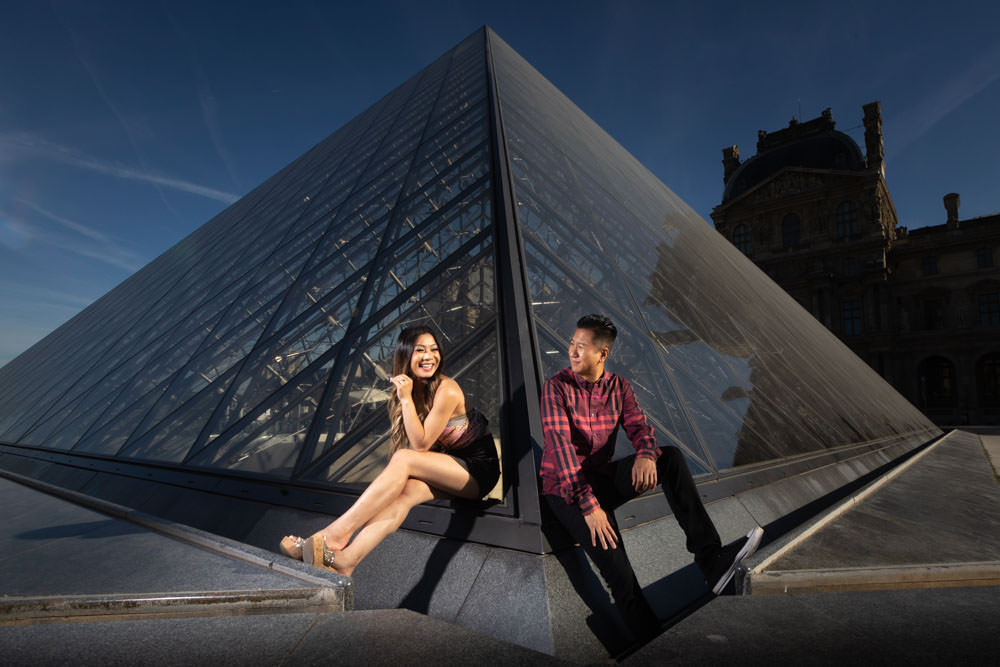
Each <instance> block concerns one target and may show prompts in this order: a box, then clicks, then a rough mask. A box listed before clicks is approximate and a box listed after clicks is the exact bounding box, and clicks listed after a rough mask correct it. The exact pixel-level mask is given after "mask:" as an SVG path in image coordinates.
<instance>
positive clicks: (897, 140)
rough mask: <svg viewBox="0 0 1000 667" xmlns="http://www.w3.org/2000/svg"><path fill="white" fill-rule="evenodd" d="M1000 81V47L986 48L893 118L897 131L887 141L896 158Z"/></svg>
mask: <svg viewBox="0 0 1000 667" xmlns="http://www.w3.org/2000/svg"><path fill="white" fill-rule="evenodd" d="M998 79H1000V45H994V46H993V47H992V48H989V49H985V50H983V51H982V52H981V55H980V57H979V59H978V60H977V61H975V62H974V63H972V65H971V66H969V67H968V68H966V69H965V70H964V71H962V72H959V73H958V74H957V76H954V77H952V78H951V79H950V80H949V81H948V83H946V84H944V85H942V86H939V87H937V88H935V89H934V92H933V94H931V95H930V96H928V97H925V98H924V99H923V100H921V101H920V102H919V103H918V104H916V105H915V106H914V107H913V108H911V109H910V110H908V111H906V112H904V113H903V114H902V115H900V116H898V117H896V118H894V119H893V120H892V122H891V123H887V126H888V127H891V128H895V129H894V131H893V132H892V133H891V136H890V135H889V134H887V136H886V138H887V140H890V141H891V142H892V153H891V155H892V156H893V157H898V156H899V155H900V154H901V153H902V152H903V151H904V150H905V149H906V148H907V147H909V146H910V145H911V144H913V143H914V142H916V141H917V140H919V139H920V138H921V137H922V136H924V135H925V134H926V133H927V132H928V131H929V130H930V129H931V128H932V127H934V126H935V125H937V124H938V123H940V122H941V121H942V120H944V119H945V118H946V117H947V116H948V115H949V114H951V113H952V112H954V111H955V110H956V109H958V108H959V107H961V106H962V105H963V104H965V103H966V102H967V101H968V100H969V99H971V98H972V97H974V96H976V95H977V94H979V93H980V92H982V91H983V90H985V89H986V88H988V87H989V86H991V85H993V83H995V82H996V81H997V80H998Z"/></svg>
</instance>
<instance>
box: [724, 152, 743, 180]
mask: <svg viewBox="0 0 1000 667" xmlns="http://www.w3.org/2000/svg"><path fill="white" fill-rule="evenodd" d="M739 166H740V147H739V146H737V145H736V144H733V145H732V146H726V147H725V148H723V149H722V183H723V185H725V184H726V183H728V182H729V177H730V176H732V175H733V172H734V171H736V169H737V168H738V167H739Z"/></svg>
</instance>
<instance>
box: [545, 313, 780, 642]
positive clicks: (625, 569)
mask: <svg viewBox="0 0 1000 667" xmlns="http://www.w3.org/2000/svg"><path fill="white" fill-rule="evenodd" d="M617 335H618V330H617V329H616V328H615V325H614V324H613V323H612V322H611V320H609V319H608V318H607V317H603V316H601V315H587V316H585V317H582V318H581V319H580V320H579V321H578V322H577V323H576V331H575V332H573V338H572V340H570V343H569V364H570V365H569V368H564V369H563V370H561V371H559V372H558V373H556V374H555V375H554V376H552V377H551V378H549V379H548V380H547V381H546V382H545V387H544V389H543V391H542V428H543V430H544V433H545V450H544V452H543V454H542V466H541V477H542V493H543V494H544V495H545V500H546V502H547V503H548V505H549V507H551V508H552V511H553V513H554V514H555V515H556V517H557V518H558V519H559V521H560V523H562V524H563V526H565V528H566V529H567V531H569V534H570V535H571V536H572V538H573V539H574V540H576V541H577V542H579V543H580V545H581V546H583V548H584V549H585V550H586V552H587V555H588V556H590V558H591V560H592V561H593V562H594V564H595V565H596V566H597V568H598V570H599V571H600V573H601V576H602V577H604V580H605V582H607V584H608V587H609V588H610V589H611V594H612V596H613V597H614V600H615V605H616V606H617V608H618V610H619V612H620V613H621V614H622V616H623V617H624V619H625V623H626V625H627V626H628V627H629V629H630V631H631V632H632V633H633V634H634V635H635V636H636V638H638V639H641V640H642V639H648V638H650V637H651V636H653V635H655V634H656V633H657V632H658V631H659V629H660V622H659V620H658V619H657V618H656V615H655V614H654V613H653V611H652V609H650V607H649V604H648V603H647V602H646V599H645V598H644V597H643V595H642V589H641V588H640V586H639V582H638V581H637V579H636V577H635V572H634V571H633V570H632V565H631V563H629V560H628V556H627V555H626V553H625V548H624V545H623V544H622V541H621V533H620V531H619V530H618V524H617V522H616V521H615V516H614V510H615V508H617V507H618V506H620V505H621V504H623V503H624V502H626V501H627V500H630V499H631V498H634V497H636V496H638V495H639V494H641V493H643V492H645V491H648V490H649V489H652V488H653V487H655V486H657V485H658V484H659V485H661V486H662V488H663V493H664V495H666V497H667V502H668V503H669V504H670V508H671V509H672V510H673V513H674V517H675V518H676V519H677V522H678V523H679V524H680V526H681V529H682V530H683V531H684V534H685V536H686V538H687V549H688V551H690V552H691V553H692V554H694V560H695V562H696V563H697V564H698V567H699V568H700V569H701V572H702V574H703V575H704V577H705V581H706V583H707V584H708V585H709V586H710V587H711V588H712V592H713V593H715V594H716V595H718V594H719V593H720V592H721V591H722V590H723V588H725V586H726V584H728V583H729V581H730V580H731V579H732V577H733V574H734V573H735V572H736V569H737V567H738V566H739V565H740V563H741V562H742V561H743V559H745V558H746V557H747V556H749V555H750V554H752V553H753V552H754V550H756V548H757V546H758V545H759V544H760V539H761V536H762V535H763V530H761V528H760V527H759V526H755V527H754V528H753V530H751V531H750V533H749V534H748V535H747V536H746V537H744V538H742V539H741V540H740V541H739V542H737V543H736V544H733V545H730V546H728V547H723V546H722V542H721V540H720V539H719V534H718V532H717V531H716V529H715V525H714V524H713V523H712V520H711V519H710V518H709V516H708V513H707V512H706V511H705V507H704V505H702V502H701V498H700V497H699V495H698V490H697V488H696V487H695V484H694V480H693V479H692V477H691V472H690V470H688V467H687V463H686V462H685V461H684V456H683V454H681V451H680V450H679V449H677V448H676V447H672V446H668V447H660V446H658V445H657V444H656V439H655V438H654V437H653V429H652V427H650V425H649V423H648V422H647V420H646V415H645V413H644V412H643V411H642V408H640V407H639V402H638V401H637V400H636V397H635V392H633V391H632V387H631V385H629V383H628V381H627V380H626V379H625V378H623V377H621V376H618V375H615V374H613V373H609V372H608V371H606V370H605V369H604V363H605V362H606V361H607V359H608V355H609V354H610V353H611V347H612V345H613V344H614V341H615V338H616V337H617ZM619 426H621V427H622V428H624V430H625V434H626V435H627V436H628V438H629V440H630V441H631V442H632V446H633V447H634V448H635V452H636V453H635V454H633V455H632V456H629V457H627V458H624V459H620V460H618V461H612V460H611V458H612V455H613V454H614V451H615V433H616V432H617V430H618V427H619Z"/></svg>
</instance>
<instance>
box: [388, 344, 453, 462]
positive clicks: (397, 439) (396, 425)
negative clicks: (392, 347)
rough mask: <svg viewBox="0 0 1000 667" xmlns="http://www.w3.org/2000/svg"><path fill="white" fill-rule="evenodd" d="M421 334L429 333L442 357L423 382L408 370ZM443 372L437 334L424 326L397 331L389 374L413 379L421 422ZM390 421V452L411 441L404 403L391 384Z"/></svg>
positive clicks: (416, 404)
mask: <svg viewBox="0 0 1000 667" xmlns="http://www.w3.org/2000/svg"><path fill="white" fill-rule="evenodd" d="M424 334H430V335H431V336H432V337H433V338H434V343H435V344H436V345H437V346H438V354H439V355H440V357H441V361H440V362H439V363H438V367H437V368H436V369H435V370H434V375H432V376H431V378H430V379H429V380H427V381H426V383H424V381H423V380H418V379H417V378H415V377H413V371H412V370H410V360H411V359H412V358H413V348H414V347H415V346H416V342H417V339H418V338H420V337H421V336H423V335H424ZM442 371H444V352H443V351H442V350H441V344H440V343H438V336H437V334H436V333H434V332H433V331H432V330H431V329H430V328H429V327H425V326H423V325H418V326H414V327H406V328H405V329H403V330H402V331H400V332H399V338H397V339H396V353H395V354H394V355H393V357H392V375H393V377H395V376H397V375H403V374H405V375H408V376H409V377H410V379H412V380H413V385H414V386H413V407H415V408H416V409H417V416H418V417H420V422H421V423H423V421H424V419H426V418H427V415H428V414H429V413H430V411H431V407H432V406H433V405H434V392H436V391H437V388H438V386H440V384H441V373H442ZM418 383H420V384H422V385H423V388H424V389H423V391H422V392H418V391H417V385H418ZM389 420H390V422H391V423H392V431H391V434H392V448H391V449H392V451H393V452H395V451H396V450H397V449H400V448H408V447H409V446H410V441H409V438H407V437H406V428H405V427H404V426H403V406H402V405H401V404H400V402H399V398H398V396H397V395H396V391H395V387H393V391H392V392H391V394H390V398H389Z"/></svg>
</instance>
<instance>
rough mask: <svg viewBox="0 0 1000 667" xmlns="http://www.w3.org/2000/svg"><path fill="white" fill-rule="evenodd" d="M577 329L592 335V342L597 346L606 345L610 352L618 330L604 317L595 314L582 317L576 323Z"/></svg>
mask: <svg viewBox="0 0 1000 667" xmlns="http://www.w3.org/2000/svg"><path fill="white" fill-rule="evenodd" d="M576 328H577V329H586V330H587V331H589V332H591V333H592V334H594V342H595V343H597V344H598V345H606V346H607V348H608V349H609V350H610V349H611V346H612V345H614V343H615V338H617V337H618V328H617V327H616V326H615V323H614V322H612V321H611V320H610V319H608V318H607V317H605V316H604V315H598V314H596V313H593V314H590V315H584V316H583V317H581V318H580V319H579V320H577V322H576Z"/></svg>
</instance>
